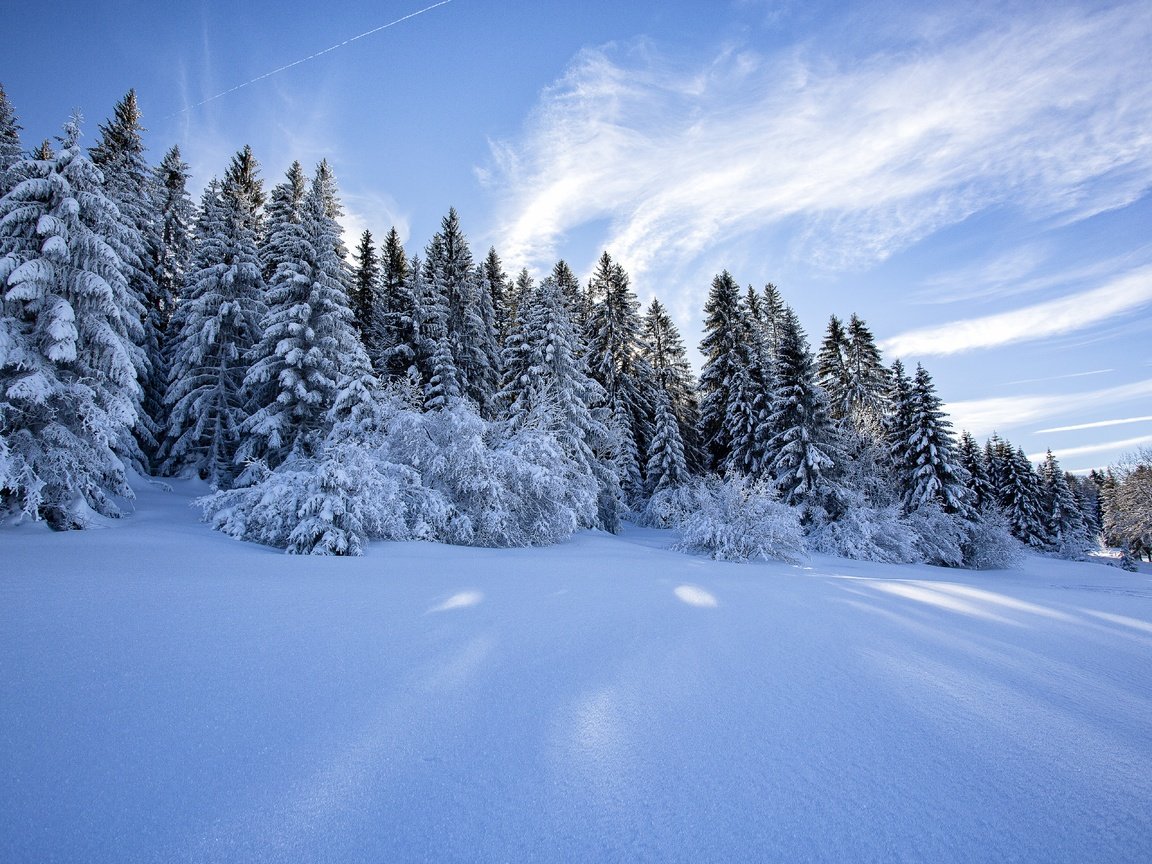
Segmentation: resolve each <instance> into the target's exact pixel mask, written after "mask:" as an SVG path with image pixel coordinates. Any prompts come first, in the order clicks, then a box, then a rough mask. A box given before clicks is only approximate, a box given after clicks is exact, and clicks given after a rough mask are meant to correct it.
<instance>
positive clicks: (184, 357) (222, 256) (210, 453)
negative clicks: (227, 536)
mask: <svg viewBox="0 0 1152 864" xmlns="http://www.w3.org/2000/svg"><path fill="white" fill-rule="evenodd" d="M247 206H248V205H247V202H246V201H244V200H242V199H239V198H237V197H236V196H234V195H222V194H221V187H220V184H219V182H218V181H216V180H213V181H212V182H211V183H209V184H208V188H207V189H206V190H205V192H204V196H203V198H202V200H201V205H200V215H199V218H198V219H197V222H196V238H197V243H196V252H195V255H194V257H193V260H192V263H191V265H190V266H189V268H188V275H187V284H186V287H185V289H184V294H185V299H184V301H183V302H182V303H181V305H180V312H179V314H178V315H177V316H176V317H175V318H174V319H173V328H172V330H173V332H172V340H171V344H172V349H171V353H170V358H171V362H170V366H169V379H168V389H167V392H166V394H165V397H164V401H165V403H166V404H167V405H168V408H169V415H168V429H167V436H166V439H165V445H164V454H163V455H164V457H165V458H164V472H165V473H167V474H185V473H194V474H196V475H197V476H199V477H200V478H201V479H204V480H207V481H208V482H209V483H211V484H212V485H213V486H225V487H226V486H228V485H230V483H231V481H232V479H233V478H234V477H235V476H236V474H237V465H236V462H235V456H236V451H237V448H238V446H239V444H240V440H241V438H242V430H243V425H244V423H245V421H246V420H247V416H248V415H247V410H246V405H245V394H244V391H243V383H244V377H245V375H246V374H247V371H248V364H249V353H250V351H251V349H252V348H253V346H254V345H255V343H256V339H257V337H258V336H259V335H260V324H261V320H262V319H263V316H264V312H265V308H264V294H265V286H264V280H263V277H262V276H261V272H260V271H261V262H260V257H259V254H258V252H257V249H256V239H255V237H254V236H253V233H252V228H251V227H250V222H249V220H248V219H247V218H245V217H246V215H247V214H246V208H247Z"/></svg>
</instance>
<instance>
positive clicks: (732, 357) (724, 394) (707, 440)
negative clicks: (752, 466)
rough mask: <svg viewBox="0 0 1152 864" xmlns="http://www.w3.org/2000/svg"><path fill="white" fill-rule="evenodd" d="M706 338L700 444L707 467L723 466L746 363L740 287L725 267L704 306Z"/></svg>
mask: <svg viewBox="0 0 1152 864" xmlns="http://www.w3.org/2000/svg"><path fill="white" fill-rule="evenodd" d="M704 314H705V320H704V339H703V341H702V342H701V343H700V353H701V354H702V355H703V356H704V366H703V368H702V369H701V371H700V394H701V396H700V445H701V448H702V450H703V451H704V459H705V464H706V467H708V468H710V469H711V470H713V471H717V470H720V469H722V468H723V466H725V465H726V464H727V462H728V455H729V453H731V451H732V438H731V433H730V427H729V423H728V415H729V411H730V410H731V406H732V405H733V403H734V401H735V394H736V392H737V388H738V385H739V381H738V377H739V375H740V374H741V371H740V367H741V366H742V364H743V352H742V347H741V339H742V337H743V335H744V331H743V327H742V324H741V310H740V289H739V287H738V286H737V285H736V280H735V279H733V278H732V276H731V274H729V273H728V271H727V270H725V271H724V272H723V273H720V274H718V275H717V276H716V277H715V278H714V279H713V280H712V287H711V288H710V290H709V292H708V300H707V302H706V303H705V305H704Z"/></svg>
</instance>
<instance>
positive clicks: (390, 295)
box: [372, 226, 420, 381]
mask: <svg viewBox="0 0 1152 864" xmlns="http://www.w3.org/2000/svg"><path fill="white" fill-rule="evenodd" d="M380 270H381V272H380V297H379V302H378V304H377V309H376V312H375V314H374V324H375V331H376V337H375V339H374V340H373V341H374V343H375V353H374V354H373V355H372V364H373V366H375V368H376V369H377V371H378V372H379V373H380V375H381V377H382V378H383V379H384V380H385V381H400V380H403V379H405V378H406V377H407V376H408V372H409V370H410V369H414V368H415V364H416V358H417V343H418V339H419V334H418V328H417V309H416V307H417V296H416V293H415V291H414V286H413V278H414V277H418V276H419V271H420V268H419V267H415V268H413V267H410V266H409V264H408V257H407V256H406V255H405V254H404V246H403V244H401V242H400V235H399V234H398V233H397V231H396V228H395V226H393V227H392V228H390V229H389V231H388V234H387V236H386V237H385V238H384V245H383V247H382V248H381V250H380Z"/></svg>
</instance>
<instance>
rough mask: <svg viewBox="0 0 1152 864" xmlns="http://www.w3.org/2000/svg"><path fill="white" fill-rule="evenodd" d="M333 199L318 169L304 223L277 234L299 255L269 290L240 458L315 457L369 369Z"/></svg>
mask: <svg viewBox="0 0 1152 864" xmlns="http://www.w3.org/2000/svg"><path fill="white" fill-rule="evenodd" d="M329 196H330V191H329V189H328V188H327V180H326V178H325V176H324V174H323V173H322V172H321V171H319V170H318V171H317V174H316V176H315V177H314V178H313V181H312V184H311V186H310V188H309V190H308V194H307V196H306V197H305V199H304V205H303V210H302V214H301V222H300V224H299V225H293V224H291V223H289V224H287V225H284V226H282V227H281V228H280V229H279V230H280V231H282V232H284V234H285V235H286V236H284V237H282V238H280V239H279V240H278V242H281V243H283V244H284V246H283V248H285V249H289V248H290V249H292V250H293V252H292V254H291V255H290V256H289V258H288V260H286V261H284V262H282V263H281V264H280V265H279V267H277V270H276V275H275V276H274V277H273V281H272V284H271V286H269V290H268V312H267V314H266V316H265V317H264V320H263V322H262V325H261V327H262V330H263V334H262V336H261V338H260V341H259V342H258V344H257V345H256V348H255V349H254V350H253V354H252V356H253V363H252V366H251V368H250V369H249V370H248V374H247V375H246V377H245V380H244V387H245V390H246V392H247V393H249V394H251V401H250V410H251V415H250V416H249V418H248V420H247V421H246V422H245V424H244V432H245V434H246V435H247V436H249V437H248V438H247V440H245V441H244V442H243V444H242V446H241V448H240V451H239V454H238V457H239V458H242V459H252V458H258V459H263V460H264V461H265V462H266V463H267V464H268V465H269V467H272V468H275V467H276V466H277V465H279V464H280V463H281V462H283V461H284V460H285V459H287V458H288V457H289V456H290V455H292V454H299V455H302V456H306V457H307V456H311V455H314V453H315V452H316V448H317V447H319V445H320V443H321V442H322V440H323V436H324V434H325V432H326V426H325V423H326V419H327V415H328V411H329V409H330V408H331V407H332V405H333V404H334V402H335V400H336V397H337V394H338V392H339V387H340V384H341V382H342V381H344V380H345V379H346V378H351V377H356V376H358V375H363V374H364V373H365V371H366V370H368V369H369V361H368V357H367V355H366V354H365V353H364V347H363V345H362V344H361V342H360V338H359V337H358V336H357V335H356V330H355V327H354V326H353V322H352V309H351V307H350V305H349V300H348V291H347V285H346V282H345V269H344V268H345V264H344V262H343V261H342V260H340V258H339V257H338V256H337V251H336V250H337V249H338V248H339V240H338V236H339V233H340V226H339V224H338V223H337V222H336V220H335V219H334V218H332V217H331V216H330V215H329V213H330V208H329Z"/></svg>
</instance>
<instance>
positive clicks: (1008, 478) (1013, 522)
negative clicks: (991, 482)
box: [997, 444, 1049, 549]
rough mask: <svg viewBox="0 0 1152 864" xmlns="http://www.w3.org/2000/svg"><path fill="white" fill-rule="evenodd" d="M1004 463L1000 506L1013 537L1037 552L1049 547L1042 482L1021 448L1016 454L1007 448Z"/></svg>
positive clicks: (1003, 458)
mask: <svg viewBox="0 0 1152 864" xmlns="http://www.w3.org/2000/svg"><path fill="white" fill-rule="evenodd" d="M1004 447H1005V450H1006V453H1005V454H1004V455H1003V456H998V457H997V458H998V459H1000V460H1001V465H1002V468H1001V470H1002V472H1003V474H1002V479H1001V486H1000V489H999V493H1000V506H1001V508H1002V509H1003V510H1004V513H1005V515H1007V517H1008V523H1009V526H1010V528H1011V530H1012V534H1013V536H1015V537H1016V539H1017V540H1020V541H1021V542H1023V543H1027V544H1028V545H1029V546H1031V547H1033V548H1036V549H1045V548H1047V547H1048V545H1049V542H1048V537H1047V530H1046V527H1045V524H1044V502H1043V494H1042V491H1041V488H1040V478H1039V477H1038V476H1037V474H1036V471H1035V469H1034V468H1033V467H1032V463H1031V462H1029V461H1028V457H1027V456H1026V455H1025V454H1024V450H1023V449H1022V448H1017V449H1016V450H1015V452H1013V451H1012V449H1011V447H1009V446H1008V445H1007V444H1005V445H1004Z"/></svg>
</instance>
